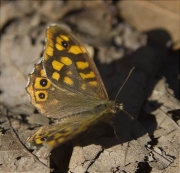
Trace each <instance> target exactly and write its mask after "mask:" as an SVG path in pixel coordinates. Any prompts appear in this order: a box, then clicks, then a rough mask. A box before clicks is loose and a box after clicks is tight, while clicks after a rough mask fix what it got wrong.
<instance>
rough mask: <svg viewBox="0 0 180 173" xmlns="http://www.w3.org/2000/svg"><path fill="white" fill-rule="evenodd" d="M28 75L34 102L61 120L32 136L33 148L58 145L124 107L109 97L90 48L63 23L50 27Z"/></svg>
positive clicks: (45, 111)
mask: <svg viewBox="0 0 180 173" xmlns="http://www.w3.org/2000/svg"><path fill="white" fill-rule="evenodd" d="M28 77H29V82H28V85H27V87H26V90H27V92H28V94H29V96H30V98H31V103H32V104H33V105H34V106H35V107H36V108H37V109H38V110H39V112H40V113H41V114H42V115H44V116H47V117H50V118H55V119H58V120H59V121H58V123H56V124H53V125H47V126H42V127H41V128H40V129H39V130H38V131H37V132H36V133H35V134H34V135H32V136H31V137H30V138H29V139H28V142H29V144H30V146H31V147H37V148H38V147H42V146H47V147H49V148H54V147H57V146H59V145H60V144H62V143H64V142H66V141H68V140H70V139H72V138H74V137H75V136H77V135H78V134H80V133H81V132H83V131H86V130H87V129H89V128H90V127H91V126H93V125H94V124H96V123H98V122H100V121H107V120H109V119H110V118H112V117H113V115H115V114H116V113H117V112H119V111H121V110H122V109H123V105H122V103H118V102H116V101H111V100H109V98H108V94H107V92H106V89H105V87H104V84H103V81H102V79H101V76H100V74H99V72H98V70H97V67H96V65H95V63H94V61H93V59H92V58H91V57H90V56H89V54H88V52H87V50H86V48H85V47H84V46H83V45H82V44H81V43H80V42H79V41H78V39H77V38H76V37H75V36H74V35H73V34H71V33H70V32H69V31H68V30H67V29H65V28H63V27H61V26H59V25H50V26H49V27H48V28H47V30H46V43H45V48H44V54H43V58H42V60H41V61H40V62H39V63H38V64H35V66H34V70H33V72H32V73H31V74H29V76H28Z"/></svg>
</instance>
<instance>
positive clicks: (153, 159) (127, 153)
mask: <svg viewBox="0 0 180 173" xmlns="http://www.w3.org/2000/svg"><path fill="white" fill-rule="evenodd" d="M164 2H165V1H164ZM174 3H175V4H174ZM174 3H171V5H172V6H171V7H172V9H171V8H170V6H169V5H168V4H167V1H166V3H164V4H163V2H162V3H161V4H160V3H157V1H156V3H153V1H152V2H147V1H135V2H133V1H117V2H111V1H101V0H100V1H68V0H67V1H1V6H0V11H1V20H0V29H1V45H0V46H1V49H0V50H1V53H0V58H1V61H0V68H1V74H0V91H1V92H0V97H1V115H0V172H28V173H34V172H43V173H48V172H61V173H64V172H69V173H70V172H71V173H72V172H73V173H85V172H86V173H87V172H88V173H95V172H97V173H101V172H102V173H110V172H112V173H117V172H118V173H125V172H126V173H141V172H144V173H149V172H151V173H164V172H168V173H178V172H179V170H180V167H179V163H180V160H179V150H180V146H179V141H180V129H179V125H180V116H179V113H180V103H179V100H178V99H179V86H178V80H179V79H178V69H179V65H178V61H179V54H178V51H179V46H178V45H179V39H178V38H180V36H179V35H178V34H179V33H178V32H177V30H178V31H179V30H180V28H178V27H179V25H178V22H177V16H178V13H179V11H180V10H179V6H178V4H176V3H177V2H174ZM173 5H174V6H173ZM167 7H168V8H167ZM176 7H177V8H178V9H177V8H176ZM137 17H138V18H137ZM147 21H148V22H147ZM50 24H61V25H63V26H66V27H68V28H69V29H71V31H72V32H73V33H74V34H75V35H76V37H77V38H78V39H79V40H80V41H81V42H82V43H83V44H85V45H86V46H87V48H88V51H89V53H90V54H91V56H92V57H93V59H94V61H95V63H96V65H97V68H98V70H99V72H100V74H101V76H102V79H103V82H104V85H105V87H106V89H107V92H108V95H109V98H110V99H111V100H113V99H114V98H115V96H116V94H117V92H118V90H119V88H120V87H121V86H122V84H123V82H124V81H125V79H126V77H127V76H128V73H129V71H130V70H131V69H132V67H135V70H134V71H133V73H132V74H131V76H130V77H129V79H128V81H127V83H126V84H125V86H124V87H123V89H122V90H121V92H120V94H119V95H118V101H120V102H122V103H123V104H124V110H125V111H126V112H128V113H129V114H130V115H131V116H133V117H134V120H131V119H130V118H129V116H127V114H126V113H124V112H120V113H118V114H117V115H116V116H115V117H114V119H113V126H112V125H110V124H108V123H99V124H96V125H94V126H93V127H92V128H91V129H89V130H88V131H87V132H84V133H82V134H80V135H79V136H78V137H76V138H74V139H72V140H70V141H68V142H66V143H64V144H62V145H60V146H59V147H57V148H54V149H53V150H52V151H50V150H49V149H47V148H46V147H42V148H40V149H30V148H29V146H28V143H27V138H28V137H30V136H31V135H33V134H34V133H35V132H36V131H37V130H38V129H39V127H41V126H43V125H48V124H53V123H54V122H56V120H54V119H49V118H47V117H45V116H43V115H41V114H40V113H39V112H38V111H37V110H36V109H35V107H34V106H33V105H32V104H31V103H30V101H29V97H28V94H27V92H26V90H25V87H26V85H27V82H28V74H29V73H30V72H32V70H33V68H34V64H35V63H37V62H38V61H39V60H40V59H41V57H42V55H43V47H44V43H45V42H44V40H45V30H46V28H47V27H48V26H49V25H50ZM170 26H171V27H170ZM115 133H116V135H115Z"/></svg>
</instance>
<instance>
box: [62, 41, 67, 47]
mask: <svg viewBox="0 0 180 173" xmlns="http://www.w3.org/2000/svg"><path fill="white" fill-rule="evenodd" d="M61 44H62V46H63V47H64V48H66V49H67V48H68V43H67V42H66V41H62V42H61Z"/></svg>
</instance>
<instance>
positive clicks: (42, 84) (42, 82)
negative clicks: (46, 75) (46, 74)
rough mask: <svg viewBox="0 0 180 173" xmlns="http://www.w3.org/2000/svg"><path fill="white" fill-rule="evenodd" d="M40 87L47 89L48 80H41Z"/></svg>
mask: <svg viewBox="0 0 180 173" xmlns="http://www.w3.org/2000/svg"><path fill="white" fill-rule="evenodd" d="M40 85H41V86H42V87H45V86H46V85H47V80H46V79H41V80H40Z"/></svg>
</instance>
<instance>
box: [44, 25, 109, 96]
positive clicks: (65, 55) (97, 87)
mask: <svg viewBox="0 0 180 173" xmlns="http://www.w3.org/2000/svg"><path fill="white" fill-rule="evenodd" d="M43 63H44V64H43V65H44V69H45V71H46V75H47V77H48V79H49V80H50V81H51V82H52V83H53V84H54V85H56V86H57V87H59V88H60V89H62V90H67V91H68V92H69V91H72V92H75V93H81V94H82V93H85V94H89V95H92V96H94V97H99V98H101V99H108V95H107V93H106V90H105V88H104V84H103V82H102V80H101V77H100V75H99V72H98V70H97V68H96V66H95V64H94V62H93V60H92V59H91V58H90V57H89V54H88V53H87V51H86V49H85V47H84V46H83V45H82V44H81V43H80V42H79V41H78V40H77V39H76V38H75V37H74V36H73V35H72V34H71V33H70V32H68V31H67V30H65V29H63V28H61V27H58V26H56V25H55V26H50V27H49V28H48V29H47V30H46V46H45V51H44V62H43Z"/></svg>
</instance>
